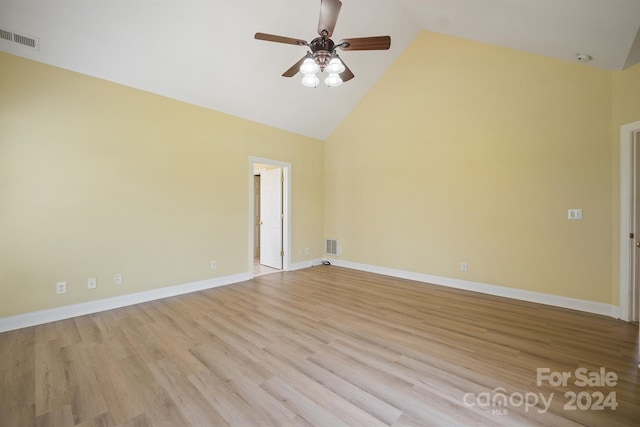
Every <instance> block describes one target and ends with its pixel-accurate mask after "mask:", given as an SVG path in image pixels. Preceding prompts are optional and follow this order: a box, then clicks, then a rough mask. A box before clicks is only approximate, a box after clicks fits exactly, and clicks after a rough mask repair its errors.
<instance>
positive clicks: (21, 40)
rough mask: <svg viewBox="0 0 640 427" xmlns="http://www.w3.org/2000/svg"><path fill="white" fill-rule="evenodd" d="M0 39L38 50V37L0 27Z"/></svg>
mask: <svg viewBox="0 0 640 427" xmlns="http://www.w3.org/2000/svg"><path fill="white" fill-rule="evenodd" d="M0 40H6V41H9V42H13V43H16V44H19V45H22V46H26V47H28V48H31V49H34V50H40V39H38V38H37V37H31V36H28V35H26V34H20V33H16V32H14V31H10V30H7V29H6V28H0Z"/></svg>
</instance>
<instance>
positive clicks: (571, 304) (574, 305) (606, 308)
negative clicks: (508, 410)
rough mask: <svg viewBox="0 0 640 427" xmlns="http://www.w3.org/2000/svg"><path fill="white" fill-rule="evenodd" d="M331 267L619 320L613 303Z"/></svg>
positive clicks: (390, 270) (382, 270) (335, 261)
mask: <svg viewBox="0 0 640 427" xmlns="http://www.w3.org/2000/svg"><path fill="white" fill-rule="evenodd" d="M327 261H329V262H330V263H331V264H333V265H335V266H338V267H346V268H351V269H354V270H361V271H367V272H369V273H377V274H383V275H385V276H392V277H398V278H401V279H407V280H413V281H416V282H422V283H429V284H433V285H440V286H446V287H449V288H456V289H464V290H467V291H473V292H480V293H482V294H488V295H495V296H499V297H505V298H511V299H516V300H521V301H528V302H534V303H537V304H545V305H552V306H556V307H563V308H569V309H572V310H579V311H585V312H588V313H595V314H601V315H604V316H610V317H614V318H618V317H619V316H618V315H619V308H618V307H616V306H613V305H611V304H605V303H601V302H595V301H587V300H581V299H576V298H568V297H562V296H558V295H550V294H543V293H540V292H533V291H526V290H523V289H514V288H507V287H504V286H497V285H490V284H487V283H480V282H471V281H469V280H462V279H452V278H449V277H442V276H433V275H430V274H423V273H415V272H412V271H404V270H396V269H393V268H386V267H378V266H374V265H368V264H360V263H357V262H351V261H344V260H339V259H334V258H327Z"/></svg>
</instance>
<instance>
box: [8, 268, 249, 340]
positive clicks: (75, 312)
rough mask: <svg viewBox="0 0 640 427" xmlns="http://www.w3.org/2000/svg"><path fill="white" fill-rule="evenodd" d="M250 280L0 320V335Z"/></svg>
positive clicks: (244, 276)
mask: <svg viewBox="0 0 640 427" xmlns="http://www.w3.org/2000/svg"><path fill="white" fill-rule="evenodd" d="M250 279H251V277H250V275H249V273H240V274H233V275H230V276H224V277H217V278H214V279H207V280H200V281H198V282H191V283H184V284H182V285H174V286H167V287H164V288H158V289H152V290H149V291H143V292H136V293H133V294H127V295H119V296H117V297H112V298H105V299H100V300H95V301H88V302H83V303H80V304H73V305H67V306H63V307H56V308H50V309H47V310H41V311H34V312H31V313H25V314H18V315H15V316H9V317H3V318H0V332H6V331H11V330H14V329H20V328H26V327H29V326H35V325H41V324H43V323H48V322H55V321H56V320H63V319H69V318H72V317H76V316H84V315H86V314H92V313H98V312H100V311H105V310H111V309H113V308H120V307H125V306H128V305H133V304H140V303H142V302H148V301H154V300H158V299H162V298H167V297H173V296H176V295H183V294H188V293H190V292H197V291H202V290H204V289H211V288H217V287H219V286H226V285H231V284H233V283H239V282H244V281H246V280H250Z"/></svg>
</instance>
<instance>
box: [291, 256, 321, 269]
mask: <svg viewBox="0 0 640 427" xmlns="http://www.w3.org/2000/svg"><path fill="white" fill-rule="evenodd" d="M322 261H323V260H322V259H320V258H318V259H312V260H308V261H301V262H296V263H294V264H291V271H295V270H302V269H303V268H310V267H315V266H316V265H320V264H322Z"/></svg>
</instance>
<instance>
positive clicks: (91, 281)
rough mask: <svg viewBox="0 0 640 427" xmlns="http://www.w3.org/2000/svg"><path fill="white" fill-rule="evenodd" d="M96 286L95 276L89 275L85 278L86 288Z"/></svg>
mask: <svg viewBox="0 0 640 427" xmlns="http://www.w3.org/2000/svg"><path fill="white" fill-rule="evenodd" d="M96 286H98V279H96V278H95V277H89V278H88V279H87V289H95V288H96Z"/></svg>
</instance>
